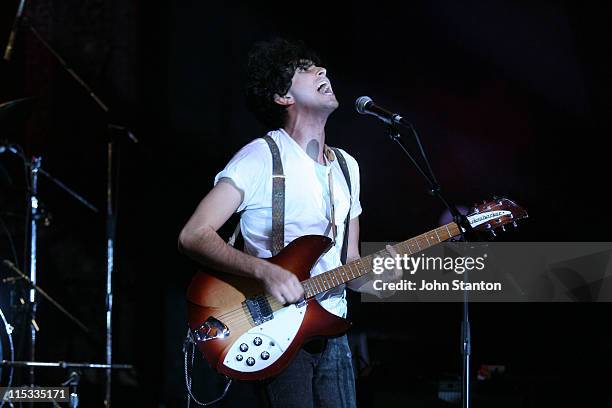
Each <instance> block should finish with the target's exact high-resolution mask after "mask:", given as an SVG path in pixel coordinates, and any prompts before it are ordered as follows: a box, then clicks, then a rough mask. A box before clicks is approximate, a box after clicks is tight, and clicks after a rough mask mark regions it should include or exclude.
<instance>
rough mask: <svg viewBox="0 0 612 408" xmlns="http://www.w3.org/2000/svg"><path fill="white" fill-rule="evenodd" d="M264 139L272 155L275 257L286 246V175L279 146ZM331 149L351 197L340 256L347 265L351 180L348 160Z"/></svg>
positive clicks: (268, 138)
mask: <svg viewBox="0 0 612 408" xmlns="http://www.w3.org/2000/svg"><path fill="white" fill-rule="evenodd" d="M263 139H264V140H265V141H266V142H267V143H268V147H269V148H270V153H271V154H272V255H273V256H274V255H276V254H278V253H279V252H280V251H281V250H282V249H283V248H284V246H285V175H284V173H283V163H282V161H281V157H280V151H279V150H278V145H277V144H276V142H275V141H274V139H272V138H271V137H270V136H269V135H265V136H264V137H263ZM331 149H332V150H333V151H334V153H335V155H336V157H337V158H338V164H339V165H340V169H342V174H343V175H344V179H345V180H346V184H347V186H348V189H349V195H350V199H349V200H350V201H349V211H348V214H347V215H346V219H345V220H344V240H343V242H342V251H341V256H340V261H341V262H342V263H343V264H344V263H346V254H347V250H348V235H349V223H350V219H351V205H352V192H351V178H350V175H349V171H348V166H347V164H346V160H345V158H344V156H343V155H342V153H341V152H340V150H339V149H337V148H335V147H332V148H331ZM332 222H333V221H332Z"/></svg>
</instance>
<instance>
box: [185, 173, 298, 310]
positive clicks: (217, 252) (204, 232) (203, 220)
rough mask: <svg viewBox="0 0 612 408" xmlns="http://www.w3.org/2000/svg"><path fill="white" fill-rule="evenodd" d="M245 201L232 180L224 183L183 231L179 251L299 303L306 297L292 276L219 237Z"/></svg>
mask: <svg viewBox="0 0 612 408" xmlns="http://www.w3.org/2000/svg"><path fill="white" fill-rule="evenodd" d="M242 199H243V193H242V191H241V190H240V189H238V188H237V187H236V186H235V185H234V183H233V182H232V181H231V179H226V178H223V179H221V180H220V181H219V182H218V183H217V185H216V186H215V187H214V188H213V189H212V190H211V191H210V192H209V193H208V194H207V195H206V197H204V198H203V199H202V201H201V202H200V204H199V205H198V207H197V209H196V210H195V212H194V213H193V215H192V216H191V218H190V219H189V221H188V222H187V224H186V225H185V226H184V227H183V229H182V231H181V234H180V236H179V249H180V250H181V251H182V252H183V253H185V254H186V255H188V256H189V257H190V258H192V259H194V260H196V261H197V262H199V263H201V264H204V265H208V266H211V267H213V268H215V269H218V270H221V271H223V272H228V273H232V274H235V275H242V276H247V277H250V278H255V279H258V280H260V281H261V282H262V283H263V285H264V288H265V290H266V292H268V293H269V294H271V295H272V296H274V297H275V298H276V300H277V301H279V302H280V303H283V304H284V303H294V302H297V301H299V300H300V299H302V298H303V296H304V289H303V287H302V285H301V283H300V282H299V280H298V279H297V277H296V276H295V275H294V274H293V273H291V272H289V271H287V270H286V269H284V268H282V267H280V266H277V265H274V264H272V263H270V262H267V261H265V260H263V259H259V258H256V257H254V256H251V255H247V254H245V253H243V252H241V251H239V250H237V249H235V248H233V247H231V246H229V245H228V244H227V243H225V241H223V239H222V238H221V237H220V236H219V234H217V230H218V229H219V228H221V226H222V225H223V224H224V223H225V222H226V221H227V220H228V219H229V217H231V215H232V214H233V213H234V212H235V211H236V209H237V208H238V206H239V205H240V203H241V202H242Z"/></svg>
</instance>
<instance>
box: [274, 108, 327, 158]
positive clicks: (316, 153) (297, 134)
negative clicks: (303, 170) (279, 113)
mask: <svg viewBox="0 0 612 408" xmlns="http://www.w3.org/2000/svg"><path fill="white" fill-rule="evenodd" d="M326 122H327V117H325V118H322V117H318V118H316V117H309V116H306V117H305V116H295V117H292V116H291V115H290V116H289V120H288V121H287V123H286V124H285V126H283V129H285V131H286V132H287V133H288V134H289V136H291V138H293V140H295V141H296V142H297V144H299V145H300V147H301V148H302V149H303V150H304V151H305V152H306V154H308V156H310V158H312V160H314V161H316V162H317V163H321V164H324V163H325V161H324V159H323V146H325V123H326Z"/></svg>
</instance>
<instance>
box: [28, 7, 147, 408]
mask: <svg viewBox="0 0 612 408" xmlns="http://www.w3.org/2000/svg"><path fill="white" fill-rule="evenodd" d="M23 24H24V25H26V26H27V27H28V29H29V30H30V31H31V32H32V34H34V36H35V37H36V38H37V39H38V41H39V42H40V43H41V44H42V45H43V46H44V48H46V49H47V51H49V53H51V55H53V57H54V58H55V60H56V61H57V62H58V63H59V64H60V66H61V67H62V69H64V71H66V72H67V73H68V74H69V75H70V77H72V79H73V80H74V81H75V82H76V83H78V84H79V86H80V87H81V88H83V90H84V91H85V92H86V93H87V94H88V95H89V96H90V98H91V99H93V101H94V102H95V103H96V105H97V106H98V107H99V108H100V109H101V110H102V112H104V113H105V114H107V115H108V114H109V111H110V109H109V107H108V105H106V104H105V103H104V102H103V101H102V99H100V98H99V97H98V95H96V93H95V92H94V91H93V90H92V89H91V87H90V86H89V85H88V84H87V83H86V82H85V81H84V80H83V79H82V78H81V77H80V76H79V75H78V74H77V73H76V72H75V71H74V70H73V69H72V68H71V67H70V66H69V65H68V64H67V63H66V61H65V60H64V59H63V58H62V57H61V55H60V54H59V53H58V52H57V51H56V50H55V49H54V48H53V47H52V46H51V45H50V44H49V43H48V42H47V41H45V39H44V38H43V37H42V36H41V35H40V33H39V32H38V31H37V30H36V29H35V28H34V26H32V24H30V23H29V21H28V19H27V18H26V19H24V21H23ZM107 130H108V143H107V169H106V364H107V365H108V367H109V368H108V369H107V370H106V386H105V393H104V406H105V407H107V408H108V407H110V405H111V401H110V400H111V367H112V356H113V335H112V313H113V285H112V277H113V272H114V270H115V266H114V251H115V237H116V221H117V213H116V209H115V202H114V195H115V192H114V190H115V183H116V178H117V171H116V168H115V167H116V164H115V162H116V161H117V160H115V150H116V148H115V144H116V140H115V139H116V136H115V135H116V133H117V132H121V133H122V134H124V135H125V136H127V138H128V139H130V140H131V141H132V142H133V143H138V139H136V137H135V136H134V134H133V133H132V132H131V131H130V130H129V129H128V128H127V127H125V126H121V125H118V124H114V123H111V122H110V121H109V122H107ZM113 176H114V177H113Z"/></svg>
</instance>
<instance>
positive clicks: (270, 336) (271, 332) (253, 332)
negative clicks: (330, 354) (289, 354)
mask: <svg viewBox="0 0 612 408" xmlns="http://www.w3.org/2000/svg"><path fill="white" fill-rule="evenodd" d="M307 307H308V304H307V303H303V304H302V305H300V306H297V305H290V306H287V307H284V308H282V309H280V310H277V311H276V312H274V314H273V315H274V318H273V319H271V320H269V321H267V322H265V323H263V324H260V325H259V326H255V327H253V328H252V329H250V330H249V331H248V332H246V333H244V334H243V335H242V336H240V337H239V338H238V339H237V340H236V341H235V342H234V343H233V344H232V346H231V347H230V349H229V351H228V352H227V354H226V355H225V359H224V361H223V364H224V365H225V366H227V367H229V368H231V369H232V370H236V371H240V372H248V373H251V372H256V371H260V370H263V369H265V368H267V367H269V366H270V365H272V364H274V363H275V362H276V361H277V360H278V359H279V358H280V357H281V356H282V355H283V353H284V352H285V350H287V348H288V347H289V345H290V344H291V342H292V341H293V339H294V338H295V336H296V335H297V333H298V330H299V329H300V326H301V325H302V321H303V320H304V316H305V314H306V308H307Z"/></svg>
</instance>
